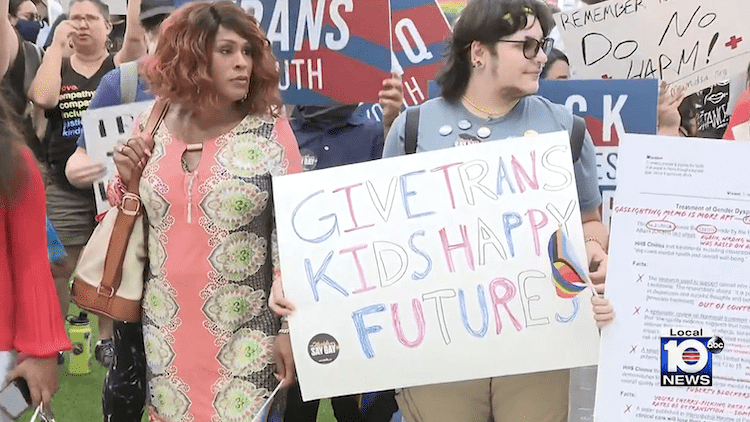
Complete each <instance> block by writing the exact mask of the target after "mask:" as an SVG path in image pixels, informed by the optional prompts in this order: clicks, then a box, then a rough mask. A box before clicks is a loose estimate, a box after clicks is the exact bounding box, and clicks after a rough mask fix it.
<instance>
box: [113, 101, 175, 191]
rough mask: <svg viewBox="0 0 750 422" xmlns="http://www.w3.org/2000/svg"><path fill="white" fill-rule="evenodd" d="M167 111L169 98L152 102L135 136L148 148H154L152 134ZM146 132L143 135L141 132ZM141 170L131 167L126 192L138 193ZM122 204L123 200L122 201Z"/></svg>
mask: <svg viewBox="0 0 750 422" xmlns="http://www.w3.org/2000/svg"><path fill="white" fill-rule="evenodd" d="M168 111H169V100H167V99H163V98H159V99H158V100H156V103H154V108H152V109H151V113H150V114H149V115H148V120H146V126H145V127H144V128H143V131H142V132H141V134H140V135H138V136H137V137H140V138H143V140H144V141H146V146H148V148H149V149H154V136H156V130H157V129H159V125H160V124H161V122H162V120H164V117H165V116H166V115H167V112H168ZM144 133H145V134H146V136H145V137H144V136H143V134H144ZM142 172H143V168H142V167H136V168H134V169H133V172H132V173H131V175H130V180H129V181H128V186H127V189H128V192H131V193H133V194H136V195H137V194H138V185H139V184H140V182H141V173H142ZM123 205H125V204H124V201H123Z"/></svg>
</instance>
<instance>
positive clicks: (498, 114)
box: [463, 95, 518, 120]
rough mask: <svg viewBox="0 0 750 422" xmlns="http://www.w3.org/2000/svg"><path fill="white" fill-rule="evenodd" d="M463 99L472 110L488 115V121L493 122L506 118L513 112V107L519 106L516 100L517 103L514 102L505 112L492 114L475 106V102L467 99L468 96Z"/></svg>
mask: <svg viewBox="0 0 750 422" xmlns="http://www.w3.org/2000/svg"><path fill="white" fill-rule="evenodd" d="M463 99H464V101H466V103H467V104H468V105H470V106H471V108H473V109H474V110H476V111H478V112H480V113H482V114H486V115H487V120H491V119H497V118H499V117H503V116H505V115H506V114H508V112H510V111H511V110H513V107H515V106H516V104H518V100H516V101H514V102H513V104H512V105H511V106H510V107H508V108H506V109H505V110H502V111H501V112H499V113H492V112H490V111H487V110H485V109H483V108H481V107H479V106H478V105H476V104H474V102H472V101H471V100H470V99H469V97H467V96H466V95H464V96H463Z"/></svg>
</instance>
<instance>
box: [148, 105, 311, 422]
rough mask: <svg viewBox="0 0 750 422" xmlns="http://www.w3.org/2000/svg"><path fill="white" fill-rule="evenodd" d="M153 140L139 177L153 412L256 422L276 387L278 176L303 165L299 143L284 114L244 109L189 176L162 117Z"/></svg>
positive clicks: (173, 417)
mask: <svg viewBox="0 0 750 422" xmlns="http://www.w3.org/2000/svg"><path fill="white" fill-rule="evenodd" d="M147 113H148V112H147ZM144 116H148V114H144ZM141 121H145V119H141ZM154 141H155V146H154V150H153V155H152V157H151V158H150V160H149V162H148V164H147V165H146V167H145V169H144V172H143V176H142V178H141V182H140V193H141V198H142V200H143V205H144V207H145V210H146V214H147V217H148V256H149V275H148V278H147V280H146V286H145V292H144V298H143V337H144V344H145V347H146V359H147V362H148V385H149V391H150V394H151V408H150V410H149V415H150V420H152V421H175V422H176V421H195V422H208V421H211V422H220V421H221V422H225V421H227V422H228V421H250V420H252V418H253V417H254V415H255V413H256V412H257V411H258V410H259V408H260V406H261V405H262V404H263V403H264V402H265V401H266V400H267V399H268V397H269V395H270V393H271V392H272V391H273V389H274V388H275V387H276V385H277V383H278V381H277V380H276V378H275V377H274V375H273V373H274V364H273V356H272V346H273V342H274V338H275V337H274V336H275V335H276V333H277V331H278V329H279V320H278V318H277V317H275V316H274V315H273V313H272V312H271V311H270V309H269V308H268V305H267V301H268V294H269V292H270V288H271V281H272V278H273V276H274V274H278V252H277V248H276V244H275V222H274V216H273V200H272V197H271V193H272V189H271V183H272V180H271V179H272V177H273V176H279V175H283V174H287V173H296V172H299V171H301V158H300V155H299V150H298V148H297V143H296V141H295V138H294V135H293V133H292V130H291V128H290V127H289V123H288V122H287V121H286V120H284V119H282V118H278V119H275V120H266V119H263V118H259V117H256V116H247V117H245V119H244V120H242V122H240V124H238V125H237V126H236V127H235V128H234V129H232V130H231V131H230V132H229V133H226V134H224V135H222V136H220V137H218V138H217V139H215V140H213V141H209V142H206V143H205V144H204V145H203V152H202V155H201V159H200V163H199V164H198V166H197V168H196V169H195V170H194V171H192V172H186V171H185V170H183V167H182V164H181V158H182V155H183V152H184V151H185V148H186V146H185V143H184V142H182V141H181V140H179V139H177V138H175V137H174V136H172V135H171V134H170V133H169V130H168V128H167V127H166V125H165V124H162V125H161V126H160V128H159V130H158V132H157V134H156V136H155V139H154Z"/></svg>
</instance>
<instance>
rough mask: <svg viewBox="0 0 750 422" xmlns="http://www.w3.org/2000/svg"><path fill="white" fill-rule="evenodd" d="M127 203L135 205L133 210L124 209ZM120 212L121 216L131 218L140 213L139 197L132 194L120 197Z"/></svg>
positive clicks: (128, 193) (126, 193)
mask: <svg viewBox="0 0 750 422" xmlns="http://www.w3.org/2000/svg"><path fill="white" fill-rule="evenodd" d="M129 201H130V202H129ZM128 203H135V209H134V210H131V209H128V208H126V207H125V205H126V204H128ZM120 210H121V211H122V213H123V214H125V215H129V216H131V217H133V216H136V215H138V213H140V212H141V197H140V196H138V195H136V194H134V193H132V192H125V193H124V194H123V195H122V203H121V204H120Z"/></svg>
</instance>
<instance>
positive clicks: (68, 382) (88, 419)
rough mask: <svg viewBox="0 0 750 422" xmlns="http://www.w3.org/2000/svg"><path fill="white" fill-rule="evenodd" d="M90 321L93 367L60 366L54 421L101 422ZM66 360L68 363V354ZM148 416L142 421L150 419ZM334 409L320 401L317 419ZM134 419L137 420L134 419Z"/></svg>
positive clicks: (73, 311) (327, 421)
mask: <svg viewBox="0 0 750 422" xmlns="http://www.w3.org/2000/svg"><path fill="white" fill-rule="evenodd" d="M78 312H80V310H79V309H78V307H76V306H75V305H73V304H71V305H70V309H69V310H68V314H70V315H78ZM89 319H90V321H91V330H92V333H93V337H92V342H91V345H92V346H91V347H92V350H91V369H92V371H91V372H90V373H89V374H86V375H71V374H69V373H68V370H67V366H66V365H61V366H59V369H60V390H59V391H58V392H57V394H55V396H54V398H53V399H52V410H53V412H54V414H55V420H57V421H58V422H102V419H103V417H102V385H103V383H104V375H105V371H104V368H103V367H102V366H101V365H100V364H99V362H97V361H96V360H95V359H94V356H93V355H94V350H93V346H94V344H96V341H97V340H98V339H99V329H98V327H99V325H98V319H97V317H96V316H95V315H91V314H89ZM65 358H66V362H67V356H66V357H65ZM32 415H33V411H29V412H26V414H24V415H23V416H21V418H20V419H18V420H19V421H21V422H29V420H30V419H31V416H32ZM147 421H148V418H147V417H146V415H144V417H143V422H147ZM335 421H336V419H335V418H334V417H333V409H332V408H331V405H330V402H329V401H328V400H324V401H322V402H321V405H320V410H319V411H318V422H335ZM134 422H135V421H134Z"/></svg>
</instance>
